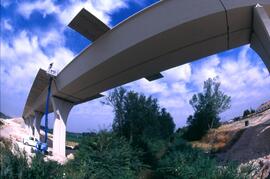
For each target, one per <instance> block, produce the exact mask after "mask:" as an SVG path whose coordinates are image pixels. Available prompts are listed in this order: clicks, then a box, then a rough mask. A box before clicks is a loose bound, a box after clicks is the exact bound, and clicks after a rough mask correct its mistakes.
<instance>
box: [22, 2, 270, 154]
mask: <svg viewBox="0 0 270 179" xmlns="http://www.w3.org/2000/svg"><path fill="white" fill-rule="evenodd" d="M257 3H260V4H257ZM269 15H270V0H200V1H198V0H181V1H179V0H164V1H160V2H158V3H156V4H154V5H152V6H151V7H148V8H146V9H144V10H143V11H141V12H139V13H137V14H135V15H133V16H132V17H130V18H128V19H127V20H125V21H124V22H122V23H120V24H119V25H117V26H116V27H114V28H113V29H110V28H109V27H107V26H106V25H105V24H103V23H102V22H101V21H100V20H99V19H97V18H96V17H94V16H93V15H91V14H90V13H89V12H87V11H86V10H84V9H82V10H81V11H80V12H79V13H78V15H77V16H76V17H75V18H74V19H73V20H72V22H71V23H70V24H69V26H70V27H71V28H73V29H74V30H76V31H77V32H79V33H81V34H82V35H83V36H85V37H86V38H88V39H90V40H91V41H92V42H93V43H92V44H91V45H90V46H88V47H87V48H85V49H84V50H83V51H82V52H81V53H80V54H79V55H78V56H77V57H75V58H74V60H73V61H72V62H71V63H70V64H68V65H67V66H66V67H65V68H64V69H63V70H62V71H61V72H60V73H59V75H58V76H57V77H56V79H55V80H54V81H53V85H52V95H51V104H50V109H49V112H54V114H55V122H54V127H53V154H54V155H58V156H63V157H65V140H66V122H67V118H68V114H69V112H70V110H71V109H72V107H73V106H74V105H77V104H80V103H83V102H86V101H89V100H92V99H95V98H98V97H101V96H102V95H100V93H101V92H104V91H106V90H109V89H112V88H114V87H117V86H119V85H123V84H125V83H128V82H131V81H134V80H138V79H140V78H146V79H148V80H149V81H152V80H156V79H158V78H161V77H162V75H161V74H160V72H161V71H164V70H167V69H169V68H172V67H175V66H179V65H182V64H185V63H189V62H192V61H194V60H196V59H199V58H202V57H206V56H209V55H212V54H216V53H219V52H222V51H225V50H229V49H232V48H235V47H239V46H241V45H244V44H251V47H252V48H253V49H254V50H255V51H256V52H257V53H258V54H259V55H260V57H261V58H262V59H263V61H264V63H265V64H266V66H267V68H268V70H269V71H270V18H269ZM47 83H48V77H47V75H46V72H45V71H44V70H41V69H40V71H39V72H38V74H37V76H36V79H35V80H34V83H33V86H32V88H31V91H30V93H29V96H28V99H27V102H26V104H25V108H24V112H23V118H24V120H25V123H26V124H27V126H29V132H30V133H31V134H33V135H35V136H36V137H39V128H40V122H41V118H42V116H43V114H44V111H45V101H46V95H47V88H48V86H47ZM33 128H34V131H33V130H32V129H33Z"/></svg>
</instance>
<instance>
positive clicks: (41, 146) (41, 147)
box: [35, 63, 57, 154]
mask: <svg viewBox="0 0 270 179" xmlns="http://www.w3.org/2000/svg"><path fill="white" fill-rule="evenodd" d="M47 75H48V76H49V84H48V94H47V99H46V106H45V139H44V142H43V143H42V142H41V141H39V142H37V144H36V146H35V151H36V152H41V153H42V154H47V153H48V152H47V150H48V144H47V141H48V113H49V105H50V96H51V85H52V81H53V79H54V78H55V77H56V76H57V71H56V70H55V69H53V63H51V64H50V65H49V68H48V70H47Z"/></svg>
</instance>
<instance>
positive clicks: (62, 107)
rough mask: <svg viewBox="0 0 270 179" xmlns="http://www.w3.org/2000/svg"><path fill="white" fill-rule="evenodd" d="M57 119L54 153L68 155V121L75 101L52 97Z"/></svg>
mask: <svg viewBox="0 0 270 179" xmlns="http://www.w3.org/2000/svg"><path fill="white" fill-rule="evenodd" d="M52 104H53V110H54V115H55V121H54V126H53V155H54V156H59V157H61V158H65V157H66V122H67V118H68V114H69V112H70V111H71V109H72V107H73V105H74V104H73V103H70V102H68V101H65V100H62V99H59V98H56V97H52Z"/></svg>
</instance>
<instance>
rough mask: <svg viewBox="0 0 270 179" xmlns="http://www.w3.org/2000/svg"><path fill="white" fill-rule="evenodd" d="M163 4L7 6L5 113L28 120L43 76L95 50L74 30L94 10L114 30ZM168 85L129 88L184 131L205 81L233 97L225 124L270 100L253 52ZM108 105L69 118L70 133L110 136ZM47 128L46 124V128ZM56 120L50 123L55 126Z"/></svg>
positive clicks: (242, 51) (92, 0) (96, 104)
mask: <svg viewBox="0 0 270 179" xmlns="http://www.w3.org/2000/svg"><path fill="white" fill-rule="evenodd" d="M156 1H157V0H66V1H60V0H35V1H34V0H31V1H28V0H1V13H2V14H1V39H0V41H1V42H0V43H1V49H0V50H1V51H0V53H1V74H0V75H1V76H0V78H1V80H0V81H1V96H0V100H1V106H0V111H1V112H4V113H5V114H8V115H11V116H14V117H15V116H21V114H22V111H23V107H24V104H25V102H26V98H27V95H28V92H29V90H30V87H31V85H32V82H33V80H34V78H35V75H36V73H37V71H38V69H39V68H43V69H47V67H48V65H49V63H50V62H52V61H53V62H54V63H55V65H56V67H57V68H58V69H59V70H61V69H62V68H63V67H64V66H65V65H67V64H68V63H69V62H70V61H72V59H73V58H74V57H75V56H76V55H77V54H78V53H80V51H81V50H82V49H84V48H85V47H86V46H88V45H89V44H90V43H91V42H89V41H88V40H87V39H85V38H84V37H82V36H80V35H79V34H78V33H76V32H75V31H73V30H71V29H69V28H68V27H67V24H68V23H69V22H70V20H71V19H72V18H73V17H74V16H75V15H76V14H77V13H78V12H79V11H80V9H81V8H83V7H84V8H86V9H87V10H89V11H90V12H91V13H93V14H94V15H95V16H97V17H98V18H99V19H101V20H102V21H103V22H104V23H106V24H107V25H109V26H110V27H114V26H115V25H117V24H118V23H119V22H121V21H123V20H124V19H126V18H127V17H129V16H130V15H132V14H134V13H136V12H138V11H139V10H141V9H143V8H145V7H147V6H149V5H151V4H153V3H155V2H156ZM162 74H163V75H164V76H165V78H163V79H161V80H157V81H153V82H148V81H146V80H144V79H141V80H138V81H135V82H133V83H129V84H126V85H125V87H126V88H128V89H131V90H134V91H137V92H142V93H144V94H146V95H152V96H154V97H156V98H158V100H159V104H160V106H161V107H165V108H167V110H168V111H169V112H170V113H171V115H172V116H173V118H174V121H175V123H176V125H177V126H178V127H180V126H183V125H185V122H186V118H187V116H188V115H190V114H192V112H193V111H192V108H191V107H190V105H189V103H188V101H189V99H190V98H191V96H192V95H193V94H194V93H197V92H199V91H201V90H202V84H203V81H205V80H206V79H207V78H209V77H216V76H218V77H219V80H220V82H221V83H222V90H224V91H225V93H227V94H228V95H230V96H231V97H232V107H231V109H230V110H228V111H227V112H225V113H224V114H222V119H223V120H228V119H231V118H232V117H234V116H238V115H241V114H242V111H243V110H244V109H246V108H250V107H252V108H257V107H258V105H260V104H261V103H262V102H265V101H267V100H269V99H270V90H269V89H270V77H269V72H268V71H267V69H266V67H265V65H264V64H263V62H262V60H261V59H260V57H259V56H258V55H257V54H256V53H255V52H254V51H253V50H252V49H251V48H250V47H249V46H248V45H246V46H243V47H240V48H237V49H233V50H230V51H227V52H223V53H220V54H216V55H213V56H209V57H207V58H203V59H200V60H197V61H195V62H193V63H190V64H185V65H182V66H179V67H176V68H173V69H170V70H168V71H165V72H162ZM101 101H102V99H100V100H94V101H90V102H87V103H84V104H81V105H78V106H75V107H74V108H73V109H72V111H71V113H70V115H69V118H68V124H67V128H68V130H69V131H75V132H81V131H90V130H99V129H101V128H108V127H109V126H110V125H111V123H112V120H113V113H112V109H111V108H110V107H108V106H104V105H102V104H101ZM43 122H44V121H43ZM52 123H53V115H50V126H52Z"/></svg>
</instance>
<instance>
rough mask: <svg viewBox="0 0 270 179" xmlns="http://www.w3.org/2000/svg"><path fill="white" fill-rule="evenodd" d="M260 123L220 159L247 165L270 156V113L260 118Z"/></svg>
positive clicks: (246, 130)
mask: <svg viewBox="0 0 270 179" xmlns="http://www.w3.org/2000/svg"><path fill="white" fill-rule="evenodd" d="M258 118H259V119H260V123H257V125H252V126H250V127H247V128H246V129H245V131H244V132H243V133H242V135H241V137H240V138H239V140H238V141H237V142H236V143H235V144H234V145H233V146H232V147H231V148H230V149H229V150H228V151H227V152H225V153H221V154H219V155H218V156H219V158H220V159H222V160H228V161H238V162H241V163H245V162H248V161H251V160H254V159H257V158H262V157H264V156H267V155H269V154H270V111H268V113H265V114H264V115H262V116H260V117H258Z"/></svg>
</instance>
